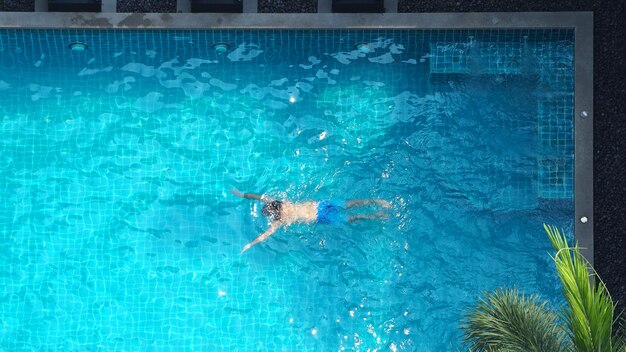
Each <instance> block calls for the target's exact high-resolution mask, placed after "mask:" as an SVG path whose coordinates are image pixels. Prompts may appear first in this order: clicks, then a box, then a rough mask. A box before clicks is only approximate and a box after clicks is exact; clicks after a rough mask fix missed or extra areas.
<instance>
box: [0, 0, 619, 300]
mask: <svg viewBox="0 0 626 352" xmlns="http://www.w3.org/2000/svg"><path fill="white" fill-rule="evenodd" d="M316 7H317V6H316V1H315V0H259V7H258V8H259V12H315V11H316ZM0 10H1V11H34V0H0ZM117 11H118V12H176V1H175V0H118V5H117ZM398 11H399V12H519V11H593V12H594V16H595V19H594V109H595V116H594V198H595V204H594V231H595V264H596V270H597V271H598V273H599V274H600V276H601V277H602V279H603V280H604V281H605V282H606V284H607V286H608V288H609V291H610V292H611V294H612V296H613V298H614V299H616V300H618V301H619V302H620V307H621V308H622V309H626V202H625V200H626V183H625V182H624V181H625V180H626V173H625V171H626V148H625V144H626V116H625V113H624V111H626V97H625V93H624V92H626V84H625V81H626V59H625V58H626V24H625V23H626V20H625V18H626V2H624V1H621V0H620V1H611V0H595V1H593V0H587V1H583V0H553V1H542V0H419V1H418V0H398Z"/></svg>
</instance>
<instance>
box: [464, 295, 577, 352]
mask: <svg viewBox="0 0 626 352" xmlns="http://www.w3.org/2000/svg"><path fill="white" fill-rule="evenodd" d="M484 295H485V296H484V298H482V299H481V300H480V302H479V303H478V304H477V305H476V307H474V308H472V309H471V310H470V311H469V312H468V313H467V314H466V316H465V318H464V322H463V323H462V325H461V329H462V330H463V337H464V343H465V344H466V345H467V346H468V347H469V348H470V349H471V350H475V351H511V352H521V351H524V352H529V351H546V352H556V351H561V350H563V347H564V346H565V340H564V334H563V332H562V330H561V329H560V326H559V324H557V316H556V314H555V313H554V312H553V311H552V310H551V309H548V307H546V303H545V302H540V301H539V299H538V297H537V296H536V295H531V296H528V297H527V296H524V295H520V294H518V292H517V290H515V289H508V290H502V289H498V290H496V291H495V292H493V293H489V292H486V293H485V294H484Z"/></svg>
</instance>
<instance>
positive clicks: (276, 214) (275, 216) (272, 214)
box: [261, 200, 283, 220]
mask: <svg viewBox="0 0 626 352" xmlns="http://www.w3.org/2000/svg"><path fill="white" fill-rule="evenodd" d="M282 207H283V202H281V201H279V200H274V201H271V202H269V203H265V205H263V209H261V213H262V214H263V215H265V216H267V217H268V218H270V219H272V220H280V210H281V209H282Z"/></svg>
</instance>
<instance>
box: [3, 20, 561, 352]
mask: <svg viewBox="0 0 626 352" xmlns="http://www.w3.org/2000/svg"><path fill="white" fill-rule="evenodd" d="M74 41H80V42H84V43H86V44H87V45H88V48H87V50H85V51H82V52H78V51H72V50H70V49H69V44H70V43H72V42H74ZM219 42H224V43H229V44H230V48H229V49H228V51H227V52H225V53H218V52H216V51H215V50H213V49H212V48H211V45H212V44H214V43H219ZM359 43H361V44H363V45H361V46H360V47H359V48H357V44H359ZM572 77H573V32H572V31H567V30H542V31H535V30H523V31H521V30H520V31H514V30H506V31H504V30H503V31H494V30H492V31H482V30H480V31H471V30H458V31H444V30H442V31H367V30H359V31H343V30H342V31H340V30H337V31H243V30H237V31H83V30H80V31H78V30H37V31H31V30H0V134H1V136H2V138H0V151H1V153H0V199H1V201H0V239H1V241H0V298H1V299H0V350H7V351H46V350H47V351H57V350H65V351H100V350H102V351H183V350H184V351H338V350H354V351H367V350H372V351H373V350H391V351H396V350H406V351H448V350H456V349H457V348H460V347H461V345H460V338H459V335H460V334H459V331H458V326H459V319H460V317H461V316H462V309H463V308H464V307H466V306H468V305H470V304H471V303H473V302H475V300H476V299H477V298H478V297H479V295H480V294H481V292H482V291H483V290H492V289H495V288H498V287H501V286H511V285H516V286H517V287H518V288H520V289H521V290H523V291H525V292H528V293H538V294H540V295H541V296H542V297H543V298H545V299H548V300H549V301H550V302H552V304H558V303H559V302H560V298H559V290H560V287H559V284H558V281H557V279H556V276H555V274H554V271H553V266H552V262H551V259H550V258H549V255H548V253H549V251H550V245H549V243H548V241H547V238H546V235H545V234H544V232H543V229H542V223H544V222H547V223H551V224H555V225H557V226H559V227H563V228H565V229H566V231H569V232H571V229H572V228H573V222H572V219H573V216H572V215H573V202H572V200H573V183H572V180H573V127H572V118H573V113H572V108H573V78H572ZM232 188H238V189H240V190H242V191H246V192H257V193H266V194H269V195H271V196H274V197H278V198H288V199H292V200H305V199H313V200H324V199H350V198H382V199H387V200H389V201H391V202H392V203H393V206H392V208H391V209H390V211H389V214H390V217H389V219H388V220H377V221H369V222H365V221H364V222H360V223H355V224H340V225H334V226H330V225H295V226H292V227H290V228H288V229H281V230H279V231H278V232H277V233H276V234H275V235H274V236H273V237H272V238H270V239H269V240H268V241H267V242H265V243H263V244H260V245H258V246H256V247H254V248H252V249H251V250H250V251H248V252H246V253H245V254H243V255H242V254H240V251H241V248H242V246H243V245H245V244H246V243H248V242H249V241H251V240H252V239H254V238H255V237H256V236H257V235H258V234H260V233H261V232H263V231H264V230H265V229H266V228H267V225H268V223H267V220H266V219H264V218H263V217H262V216H261V214H260V204H258V203H255V202H252V201H248V200H242V199H239V198H235V197H233V196H232V195H231V194H230V192H229V191H230V189H232ZM370 211H374V209H370Z"/></svg>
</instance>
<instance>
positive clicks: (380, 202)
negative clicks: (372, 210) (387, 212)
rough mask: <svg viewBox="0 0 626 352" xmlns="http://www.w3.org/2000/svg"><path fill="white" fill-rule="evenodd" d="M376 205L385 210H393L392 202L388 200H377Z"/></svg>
mask: <svg viewBox="0 0 626 352" xmlns="http://www.w3.org/2000/svg"><path fill="white" fill-rule="evenodd" d="M376 204H377V205H379V206H381V207H382V208H385V209H389V208H391V202H388V201H386V200H382V199H377V200H376Z"/></svg>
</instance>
